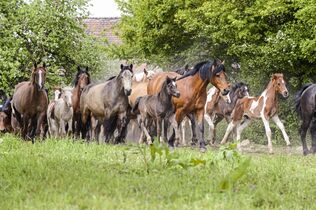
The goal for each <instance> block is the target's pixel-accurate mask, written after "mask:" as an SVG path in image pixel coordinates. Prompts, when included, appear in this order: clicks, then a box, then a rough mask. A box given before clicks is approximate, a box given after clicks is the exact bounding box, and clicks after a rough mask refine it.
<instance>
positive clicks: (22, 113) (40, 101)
mask: <svg viewBox="0 0 316 210" xmlns="http://www.w3.org/2000/svg"><path fill="white" fill-rule="evenodd" d="M45 78H46V68H45V64H44V65H43V66H42V67H37V66H36V64H34V68H33V70H32V76H31V81H30V82H21V83H19V84H17V85H16V86H15V90H14V94H13V97H12V108H13V110H12V112H13V115H14V116H15V117H16V119H17V121H18V122H19V124H20V125H21V126H20V127H21V128H22V138H23V139H27V138H31V139H32V142H33V143H34V137H36V136H39V135H40V133H41V127H42V125H43V123H44V122H45V117H46V110H47V106H48V97H47V93H46V91H45V89H44V84H45ZM29 125H30V132H29V133H28V128H29Z"/></svg>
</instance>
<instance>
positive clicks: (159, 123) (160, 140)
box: [156, 117, 163, 143]
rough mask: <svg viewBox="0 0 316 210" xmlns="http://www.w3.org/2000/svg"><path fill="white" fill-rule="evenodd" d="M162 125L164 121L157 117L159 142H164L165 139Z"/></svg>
mask: <svg viewBox="0 0 316 210" xmlns="http://www.w3.org/2000/svg"><path fill="white" fill-rule="evenodd" d="M161 123H162V119H161V117H157V125H156V126H157V140H158V141H159V142H161V143H162V142H163V138H162V137H161V136H162V135H161Z"/></svg>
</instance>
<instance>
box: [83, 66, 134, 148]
mask: <svg viewBox="0 0 316 210" xmlns="http://www.w3.org/2000/svg"><path fill="white" fill-rule="evenodd" d="M120 67H121V71H120V73H119V74H118V75H117V76H116V77H112V78H110V79H109V80H107V81H106V82H103V83H101V84H95V85H88V86H87V87H85V88H84V90H83V92H82V96H81V98H80V111H81V113H82V125H83V129H82V138H85V137H86V132H87V126H86V124H87V121H88V119H89V118H90V117H91V115H92V116H93V117H94V118H95V119H97V120H98V121H99V122H104V124H106V123H107V122H111V123H110V124H111V126H110V127H111V128H113V127H114V128H116V127H118V128H117V129H118V133H119V135H118V137H117V138H116V140H115V142H116V143H119V142H122V139H123V138H124V137H123V132H124V129H125V128H126V126H127V123H128V119H127V114H128V112H129V110H130V106H129V103H128V96H129V95H130V94H131V92H132V76H133V65H132V64H131V65H129V66H125V65H123V64H121V66H120ZM107 128H108V126H104V132H105V133H106V132H107V133H106V139H105V140H106V141H109V138H110V137H111V135H112V131H113V132H114V130H113V129H111V132H110V133H109V130H108V129H107ZM96 134H98V132H96Z"/></svg>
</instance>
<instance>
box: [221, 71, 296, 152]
mask: <svg viewBox="0 0 316 210" xmlns="http://www.w3.org/2000/svg"><path fill="white" fill-rule="evenodd" d="M278 93H279V94H281V95H282V96H283V97H284V98H286V97H288V95H289V92H288V90H287V88H286V85H285V81H284V78H283V74H273V75H272V77H271V79H270V82H269V84H268V86H267V87H266V89H265V90H264V91H263V92H262V94H261V95H260V96H257V97H244V98H242V99H240V100H238V101H237V103H236V106H235V108H234V110H233V112H232V115H231V117H232V121H231V122H230V123H229V125H228V127H227V130H226V133H225V136H224V138H223V140H222V142H221V144H224V143H226V141H227V138H228V136H229V134H230V133H231V131H232V130H233V129H234V128H235V127H236V126H237V141H239V140H240V134H241V132H242V131H243V130H244V129H245V128H246V127H247V126H248V125H249V123H250V122H251V120H252V119H256V118H257V119H258V118H261V119H262V121H263V124H264V127H265V130H266V135H267V138H268V149H269V152H270V153H272V152H273V149H272V142H271V129H270V126H269V120H270V119H271V118H272V120H273V121H274V122H275V124H276V125H277V126H278V127H279V128H280V130H281V131H282V134H283V137H284V140H285V142H286V144H287V145H288V146H290V145H291V143H290V141H289V137H288V135H287V134H286V132H285V129H284V125H283V123H282V122H281V120H280V119H279V117H278V114H277V111H278V97H277V94H278ZM244 117H245V118H244ZM243 118H244V121H242V120H243ZM238 146H239V145H238Z"/></svg>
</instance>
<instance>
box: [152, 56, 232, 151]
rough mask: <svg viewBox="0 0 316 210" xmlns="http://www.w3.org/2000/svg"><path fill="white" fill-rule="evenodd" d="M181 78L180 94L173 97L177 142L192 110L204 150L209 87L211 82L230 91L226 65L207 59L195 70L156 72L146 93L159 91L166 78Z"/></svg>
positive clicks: (223, 92) (222, 90)
mask: <svg viewBox="0 0 316 210" xmlns="http://www.w3.org/2000/svg"><path fill="white" fill-rule="evenodd" d="M167 76H169V77H180V78H179V79H178V81H177V87H178V90H179V92H180V97H179V98H176V97H173V98H172V101H173V104H174V106H175V118H174V120H173V126H174V128H175V130H176V139H175V140H176V144H177V143H179V138H180V130H179V126H180V124H181V122H182V120H183V118H184V117H185V116H187V115H188V114H190V113H193V114H194V115H195V118H196V119H197V122H198V126H199V130H200V132H201V140H200V149H201V151H205V150H206V147H205V140H204V122H203V118H204V105H205V102H206V96H207V94H206V92H207V91H206V87H207V85H208V84H209V83H211V84H213V85H214V86H215V87H217V88H218V89H220V91H221V93H222V94H223V95H227V94H228V93H229V89H228V88H229V84H228V82H227V80H226V73H225V67H224V64H223V63H222V62H221V61H220V60H215V61H214V62H210V61H205V62H201V63H198V64H196V65H195V66H194V67H193V69H192V70H190V71H188V72H187V73H186V74H185V75H183V76H181V75H179V74H177V73H175V72H162V73H159V74H157V75H156V76H155V77H154V78H153V79H152V80H151V81H150V82H149V83H148V89H147V92H148V94H149V95H153V94H155V93H158V92H159V91H160V90H161V87H162V84H163V82H164V81H165V79H166V77H167ZM174 143H175V142H174V141H173V140H171V141H169V145H170V146H174Z"/></svg>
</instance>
